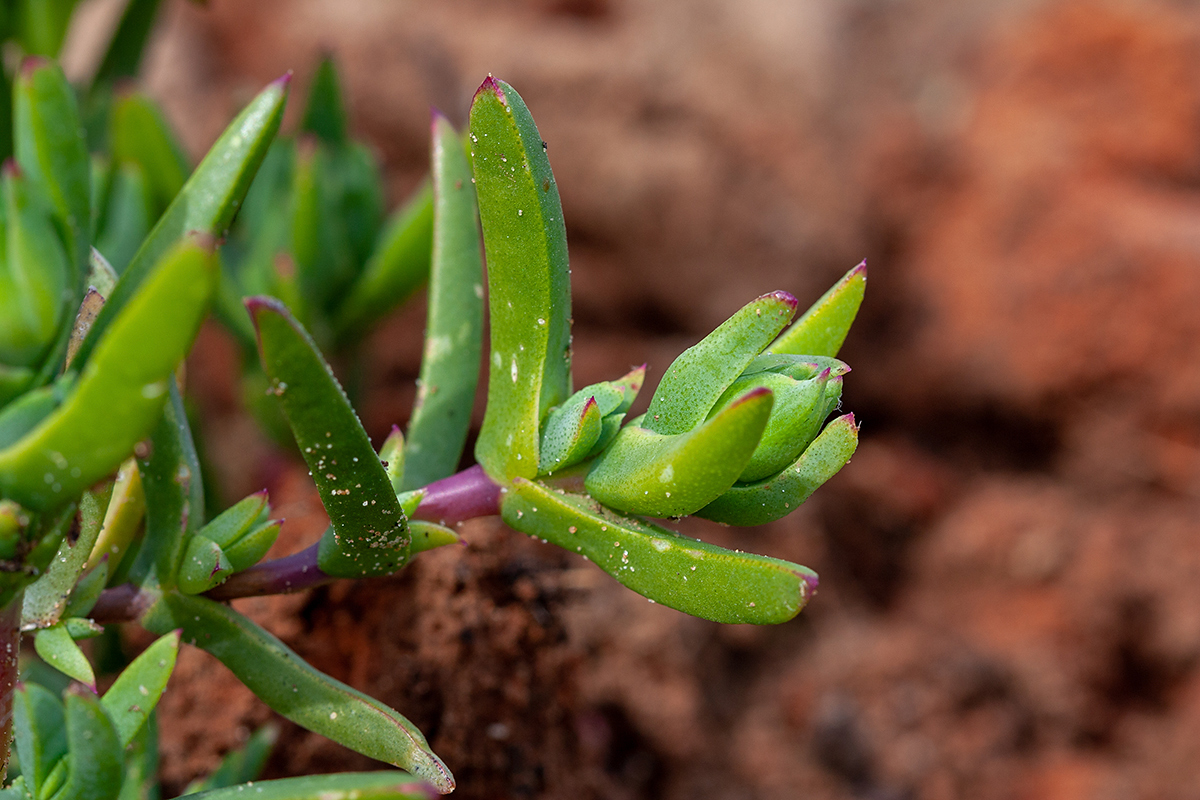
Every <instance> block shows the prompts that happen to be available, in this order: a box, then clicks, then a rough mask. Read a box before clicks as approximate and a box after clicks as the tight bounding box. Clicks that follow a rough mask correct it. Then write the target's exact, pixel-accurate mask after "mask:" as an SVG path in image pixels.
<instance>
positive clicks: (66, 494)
mask: <svg viewBox="0 0 1200 800" xmlns="http://www.w3.org/2000/svg"><path fill="white" fill-rule="evenodd" d="M215 283H216V265H215V260H214V259H213V257H212V254H211V253H210V252H208V251H207V250H206V249H205V248H204V247H201V246H199V245H197V244H195V243H193V242H183V243H181V244H179V245H178V246H176V247H175V248H174V249H172V250H170V251H168V252H167V254H166V255H165V256H164V257H163V258H162V260H161V261H160V263H159V265H158V268H157V269H156V270H154V271H153V273H152V274H151V276H150V278H149V279H148V280H147V281H146V283H145V285H144V286H143V287H142V289H141V291H139V292H138V293H137V294H136V295H135V296H134V297H133V298H131V301H130V302H129V303H128V304H127V306H126V307H125V308H124V309H123V313H122V314H120V315H119V316H118V317H117V319H116V320H115V321H114V324H113V325H112V326H111V328H110V329H109V331H108V333H107V335H106V336H105V337H104V338H103V340H102V341H101V343H100V345H99V347H97V349H96V352H95V355H94V356H93V358H92V359H91V361H90V362H89V363H88V364H87V367H86V368H85V369H84V370H83V372H82V374H81V375H80V377H79V380H78V383H77V384H76V387H75V389H74V391H73V392H72V393H71V395H70V396H69V397H68V398H67V399H66V401H65V402H64V403H63V404H62V405H61V406H59V407H58V408H57V409H56V410H55V411H54V412H52V413H51V414H50V415H49V416H47V417H46V418H45V419H43V420H42V421H41V423H39V424H38V426H37V427H36V428H34V429H33V430H32V431H30V432H29V433H28V434H27V435H26V436H25V437H23V438H22V439H21V440H20V441H18V442H16V443H15V444H12V445H10V446H9V447H7V448H5V449H3V450H0V493H2V494H4V495H7V496H9V497H12V498H14V499H16V500H18V502H20V503H21V504H22V505H24V506H26V507H28V508H33V509H46V508H51V507H53V506H55V505H57V504H59V503H61V502H63V501H65V500H66V499H68V498H70V497H73V496H75V495H78V494H79V493H80V492H82V491H83V490H84V489H85V488H87V487H88V486H90V485H92V484H93V483H95V482H96V481H98V480H100V479H101V478H103V477H104V476H105V475H107V474H108V473H110V472H111V471H112V470H114V469H116V467H117V465H118V464H120V463H121V461H122V460H123V459H124V458H125V457H126V456H127V455H128V454H129V452H130V451H131V450H132V449H133V446H134V444H136V443H137V442H138V440H140V439H141V438H142V437H144V436H145V435H146V433H147V432H148V431H149V429H150V427H151V426H152V425H153V424H154V421H155V419H156V418H157V416H158V413H159V410H160V409H161V408H162V406H163V403H164V402H165V400H166V396H167V384H168V382H169V379H170V376H171V374H172V372H173V371H174V369H175V367H176V366H177V365H178V364H179V361H180V359H182V358H183V355H184V354H185V353H186V352H187V350H188V348H189V346H190V345H191V342H192V339H193V338H194V337H195V335H196V331H197V330H198V328H199V326H200V321H201V319H202V318H203V316H204V312H205V310H206V309H207V307H208V302H209V299H210V298H211V296H212V293H213V290H214V289H215ZM108 308H109V306H105V310H107V309H108Z"/></svg>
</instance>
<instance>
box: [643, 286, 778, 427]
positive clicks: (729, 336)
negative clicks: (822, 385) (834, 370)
mask: <svg viewBox="0 0 1200 800" xmlns="http://www.w3.org/2000/svg"><path fill="white" fill-rule="evenodd" d="M795 312H796V298H794V297H792V296H791V295H790V294H788V293H787V292H772V293H771V294H765V295H763V296H762V297H759V298H757V299H755V300H753V301H752V302H750V303H748V304H747V305H745V306H743V307H742V308H740V309H739V310H738V311H737V313H735V314H734V315H733V316H732V317H730V318H729V319H727V320H725V322H723V323H721V325H720V326H719V327H718V328H717V329H716V330H714V331H713V332H712V333H710V334H709V335H708V336H706V337H704V339H703V340H701V341H700V342H699V343H697V344H695V345H692V346H691V347H689V348H688V349H687V350H685V351H683V352H682V353H681V354H680V355H679V357H678V358H676V359H675V361H674V362H673V363H672V364H671V366H670V367H668V368H667V371H666V373H665V374H664V375H663V377H662V380H661V381H660V382H659V384H658V388H657V389H655V391H654V397H653V398H652V399H651V400H650V408H649V409H647V410H646V418H645V421H644V422H643V423H642V424H643V426H644V427H645V428H646V429H647V430H650V431H653V432H655V433H662V434H679V433H686V432H687V431H690V430H692V429H693V428H695V427H696V426H698V425H699V424H700V423H702V422H704V420H705V419H706V418H707V417H708V413H709V411H710V410H711V409H712V407H713V406H714V405H715V404H716V402H717V399H718V398H719V397H720V396H721V395H722V394H724V393H725V390H726V389H728V388H729V387H730V385H731V384H732V383H733V382H734V381H735V380H737V378H738V376H739V375H741V374H742V370H744V369H745V368H746V366H747V365H748V364H749V363H750V362H751V361H753V360H754V358H755V357H756V356H757V355H758V354H759V353H760V352H762V349H763V348H764V347H766V346H767V345H768V344H769V343H770V341H771V340H772V339H774V338H775V337H776V336H777V335H778V334H779V332H780V331H781V330H783V328H784V326H785V325H787V324H788V322H789V321H791V319H792V315H793V314H794V313H795Z"/></svg>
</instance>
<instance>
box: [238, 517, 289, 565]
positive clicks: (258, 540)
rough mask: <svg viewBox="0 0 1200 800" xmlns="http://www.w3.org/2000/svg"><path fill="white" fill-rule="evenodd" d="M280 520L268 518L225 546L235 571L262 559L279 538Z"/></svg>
mask: <svg viewBox="0 0 1200 800" xmlns="http://www.w3.org/2000/svg"><path fill="white" fill-rule="evenodd" d="M280 522H281V520H277V519H272V520H267V521H266V522H264V523H262V524H261V525H258V526H257V527H255V528H254V529H253V530H251V531H249V532H248V533H246V535H245V536H243V537H242V538H241V539H239V540H238V541H236V542H234V543H233V544H232V545H230V546H229V547H226V548H225V556H226V557H227V558H228V559H229V563H230V564H231V565H232V566H233V571H234V572H241V571H242V570H244V569H249V568H250V567H252V566H254V565H255V564H257V563H258V562H259V561H261V560H262V557H263V556H265V555H266V554H267V551H268V550H270V549H271V545H273V544H275V540H276V539H278V538H279V525H280Z"/></svg>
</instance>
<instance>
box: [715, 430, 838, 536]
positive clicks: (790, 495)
mask: <svg viewBox="0 0 1200 800" xmlns="http://www.w3.org/2000/svg"><path fill="white" fill-rule="evenodd" d="M857 447H858V428H857V427H856V426H855V424H854V415H853V414H846V415H845V416H843V417H838V418H837V419H835V420H834V421H833V422H831V423H829V424H828V425H826V426H825V430H823V431H821V433H820V435H819V436H817V438H816V439H815V440H813V443H812V444H810V445H809V446H808V449H807V450H805V451H804V452H803V453H802V454H801V455H800V458H798V459H796V463H795V464H792V465H791V466H790V467H788V468H787V469H785V470H784V471H783V472H781V473H779V474H778V475H775V476H774V477H771V478H767V479H766V480H763V481H759V482H758V483H751V484H739V485H735V486H734V487H733V488H732V489H730V490H729V491H727V492H725V493H724V494H723V495H721V496H720V497H718V498H717V499H716V500H714V501H712V502H711V503H709V504H708V505H707V506H705V507H704V508H702V509H700V510H699V511H697V512H696V516H698V517H704V518H705V519H711V520H713V521H714V522H724V523H726V524H728V525H765V524H766V523H768V522H773V521H775V520H777V519H780V518H782V517H785V516H787V515H788V514H790V513H792V512H793V511H795V510H796V509H797V508H798V507H799V506H800V504H801V503H803V502H804V501H805V500H807V499H808V498H809V496H811V495H812V493H813V492H814V491H816V489H817V487H818V486H820V485H821V484H823V483H825V481H827V480H829V479H830V478H832V477H833V476H834V475H836V474H837V472H838V470H840V469H841V468H842V467H843V466H845V465H846V463H847V462H848V461H849V460H850V456H852V455H854V450H855V448H857Z"/></svg>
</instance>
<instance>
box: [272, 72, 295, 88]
mask: <svg viewBox="0 0 1200 800" xmlns="http://www.w3.org/2000/svg"><path fill="white" fill-rule="evenodd" d="M291 82H292V71H291V70H290V69H289V70H288V71H287V72H285V73H283V74H282V75H280V76H279V77H278V78H276V79H275V80H273V81H271V85H272V86H278V87H279V88H281V89H286V88H287V87H288V84H290V83H291Z"/></svg>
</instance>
